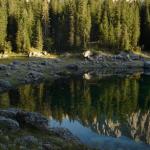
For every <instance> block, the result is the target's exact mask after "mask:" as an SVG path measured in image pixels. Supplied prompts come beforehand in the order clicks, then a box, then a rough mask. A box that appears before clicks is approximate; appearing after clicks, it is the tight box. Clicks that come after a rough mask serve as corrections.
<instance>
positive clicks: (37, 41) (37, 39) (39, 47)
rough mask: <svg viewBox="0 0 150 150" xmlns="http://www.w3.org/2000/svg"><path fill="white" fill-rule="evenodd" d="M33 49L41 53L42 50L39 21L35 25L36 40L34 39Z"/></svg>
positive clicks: (41, 34)
mask: <svg viewBox="0 0 150 150" xmlns="http://www.w3.org/2000/svg"><path fill="white" fill-rule="evenodd" d="M34 42H35V48H36V49H38V50H40V51H42V50H43V33H42V26H41V22H40V20H38V21H37V25H36V39H35V41H34Z"/></svg>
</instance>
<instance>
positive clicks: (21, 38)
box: [16, 9, 30, 52]
mask: <svg viewBox="0 0 150 150" xmlns="http://www.w3.org/2000/svg"><path fill="white" fill-rule="evenodd" d="M27 18H28V15H27V10H26V9H23V10H21V15H20V17H19V18H18V31H17V38H16V43H17V52H26V51H29V49H30V37H29V33H28V26H27V22H26V21H27V20H28V19H27Z"/></svg>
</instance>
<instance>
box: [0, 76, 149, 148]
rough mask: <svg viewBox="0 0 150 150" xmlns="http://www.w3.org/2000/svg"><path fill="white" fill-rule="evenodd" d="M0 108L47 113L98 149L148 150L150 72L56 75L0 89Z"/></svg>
mask: <svg viewBox="0 0 150 150" xmlns="http://www.w3.org/2000/svg"><path fill="white" fill-rule="evenodd" d="M0 107H2V108H7V107H19V108H22V109H25V110H28V111H38V112H41V113H43V114H44V115H46V116H47V117H49V120H50V121H49V124H50V126H52V127H66V128H68V129H69V130H70V131H71V132H72V133H74V134H75V135H76V136H78V137H79V138H80V139H81V141H82V142H84V143H86V144H88V145H90V146H92V147H97V148H101V149H102V150H150V76H146V75H138V74H137V75H134V76H124V77H117V76H112V77H105V78H101V79H100V78H97V79H94V80H93V79H91V80H86V79H83V78H82V77H76V78H72V79H59V80H57V81H55V82H53V83H49V82H46V83H41V84H38V85H24V86H20V87H18V88H17V89H15V90H10V91H8V92H5V93H1V94H0Z"/></svg>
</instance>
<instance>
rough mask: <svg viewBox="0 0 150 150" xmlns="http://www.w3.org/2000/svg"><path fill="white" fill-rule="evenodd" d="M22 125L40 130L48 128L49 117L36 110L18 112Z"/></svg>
mask: <svg viewBox="0 0 150 150" xmlns="http://www.w3.org/2000/svg"><path fill="white" fill-rule="evenodd" d="M16 118H17V121H18V122H19V123H20V125H22V126H24V125H26V126H29V127H34V128H37V129H40V130H48V128H49V127H48V119H47V118H46V117H44V116H42V115H41V114H40V113H35V112H23V111H21V112H18V113H17V115H16Z"/></svg>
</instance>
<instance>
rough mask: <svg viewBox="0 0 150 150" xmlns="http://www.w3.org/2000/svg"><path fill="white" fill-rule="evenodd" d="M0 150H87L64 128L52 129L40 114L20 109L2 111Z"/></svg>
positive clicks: (0, 116)
mask: <svg viewBox="0 0 150 150" xmlns="http://www.w3.org/2000/svg"><path fill="white" fill-rule="evenodd" d="M0 149H2V150H17V149H18V150H27V149H32V150H34V149H35V150H62V149H64V150H66V149H68V150H69V149H81V150H84V149H85V150H86V149H88V148H86V147H85V146H84V145H82V144H81V142H80V140H79V139H78V138H76V137H75V136H74V135H73V134H72V133H71V132H69V130H67V129H64V128H50V127H49V120H48V119H47V118H46V117H44V116H42V115H41V114H40V113H35V112H25V111H22V110H20V109H14V108H9V109H5V110H3V109H0Z"/></svg>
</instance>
